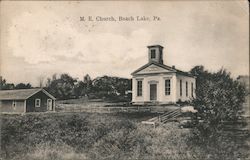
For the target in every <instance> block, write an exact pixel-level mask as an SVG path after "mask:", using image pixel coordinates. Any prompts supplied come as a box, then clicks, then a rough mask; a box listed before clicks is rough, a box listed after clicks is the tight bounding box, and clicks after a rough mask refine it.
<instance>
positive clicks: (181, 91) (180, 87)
mask: <svg viewBox="0 0 250 160" xmlns="http://www.w3.org/2000/svg"><path fill="white" fill-rule="evenodd" d="M180 96H182V80H180Z"/></svg>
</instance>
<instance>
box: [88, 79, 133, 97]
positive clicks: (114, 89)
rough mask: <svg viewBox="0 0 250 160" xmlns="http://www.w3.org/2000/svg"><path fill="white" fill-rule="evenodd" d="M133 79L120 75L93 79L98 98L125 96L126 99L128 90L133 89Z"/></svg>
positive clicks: (94, 90)
mask: <svg viewBox="0 0 250 160" xmlns="http://www.w3.org/2000/svg"><path fill="white" fill-rule="evenodd" d="M131 83H132V82H131V80H130V79H126V78H119V77H109V76H103V77H98V78H96V79H94V81H93V93H94V94H95V95H96V96H97V97H98V98H106V99H109V100H115V99H117V98H118V99H119V98H120V97H123V98H125V99H123V100H125V101H128V100H129V97H127V98H128V99H126V91H128V90H131V85H132V84H131Z"/></svg>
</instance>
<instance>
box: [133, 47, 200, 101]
mask: <svg viewBox="0 0 250 160" xmlns="http://www.w3.org/2000/svg"><path fill="white" fill-rule="evenodd" d="M131 75H132V103H133V104H147V103H149V104H150V103H152V104H175V103H176V102H178V101H182V102H184V101H189V100H192V99H193V98H195V86H196V83H195V82H196V79H195V76H193V75H191V74H190V73H188V72H184V71H181V70H178V69H176V68H175V67H174V66H172V67H170V66H167V65H165V64H164V63H163V47H162V46H160V45H152V46H148V63H147V64H145V65H143V66H142V67H140V68H139V69H137V70H136V71H134V72H133V73H132V74H131Z"/></svg>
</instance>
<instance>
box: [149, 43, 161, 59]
mask: <svg viewBox="0 0 250 160" xmlns="http://www.w3.org/2000/svg"><path fill="white" fill-rule="evenodd" d="M163 48H164V47H162V46H160V45H153V46H148V62H152V61H154V62H157V63H160V64H163V55H162V54H163V52H162V51H163Z"/></svg>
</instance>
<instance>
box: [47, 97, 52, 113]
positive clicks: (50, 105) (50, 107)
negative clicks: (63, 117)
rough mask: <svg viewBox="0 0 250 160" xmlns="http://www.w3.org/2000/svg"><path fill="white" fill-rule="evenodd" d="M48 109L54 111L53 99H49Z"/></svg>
mask: <svg viewBox="0 0 250 160" xmlns="http://www.w3.org/2000/svg"><path fill="white" fill-rule="evenodd" d="M47 109H48V110H49V111H52V110H53V107H52V99H47Z"/></svg>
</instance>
